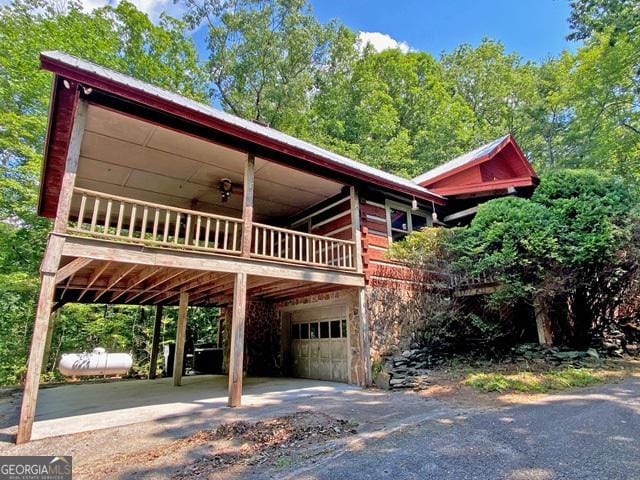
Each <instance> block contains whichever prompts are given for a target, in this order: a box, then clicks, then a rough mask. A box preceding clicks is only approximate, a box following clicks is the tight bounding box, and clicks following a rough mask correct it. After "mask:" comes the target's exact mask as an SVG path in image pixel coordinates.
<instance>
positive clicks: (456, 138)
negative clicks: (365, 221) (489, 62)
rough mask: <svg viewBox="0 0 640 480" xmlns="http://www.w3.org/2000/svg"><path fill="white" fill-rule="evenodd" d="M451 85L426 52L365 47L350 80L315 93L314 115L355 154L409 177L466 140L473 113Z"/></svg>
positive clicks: (459, 148) (322, 128)
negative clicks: (455, 93)
mask: <svg viewBox="0 0 640 480" xmlns="http://www.w3.org/2000/svg"><path fill="white" fill-rule="evenodd" d="M452 91H453V86H452V85H451V84H450V83H448V82H447V80H446V79H445V77H444V71H443V69H442V67H441V66H440V65H439V64H438V62H437V61H436V60H435V59H434V58H433V57H432V56H431V55H429V54H427V53H418V52H409V53H403V52H401V51H400V50H397V49H396V50H387V51H384V52H380V53H374V52H372V51H365V52H364V54H363V56H362V58H360V59H359V60H358V61H357V62H355V63H354V65H353V68H352V71H351V74H350V75H349V76H348V79H346V80H345V81H342V82H340V83H337V82H336V83H333V84H331V85H330V88H320V89H319V90H318V92H317V93H316V95H314V97H313V105H312V110H311V118H312V120H311V122H312V124H313V125H314V126H315V125H318V126H320V128H319V131H320V132H322V133H323V135H325V136H329V137H333V138H337V139H338V140H339V141H340V142H343V143H344V144H346V145H351V146H352V151H354V152H357V158H358V159H359V160H361V161H364V162H365V163H368V164H370V165H373V166H376V167H378V168H382V169H384V170H387V171H391V172H393V173H396V174H399V175H403V176H408V177H411V176H415V175H418V174H420V173H422V172H424V171H425V170H427V169H429V168H432V167H433V166H435V165H437V164H438V163H442V162H444V161H446V160H448V159H449V158H450V156H451V155H452V154H453V153H462V150H463V149H464V148H465V147H468V146H469V145H470V130H469V129H468V128H467V125H469V124H470V123H471V122H472V115H473V114H472V112H471V111H470V109H469V108H468V107H467V105H466V104H465V102H464V100H463V98H462V97H460V96H458V95H454V94H452ZM316 131H317V130H316Z"/></svg>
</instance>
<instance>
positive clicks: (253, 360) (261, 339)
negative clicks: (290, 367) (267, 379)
mask: <svg viewBox="0 0 640 480" xmlns="http://www.w3.org/2000/svg"><path fill="white" fill-rule="evenodd" d="M231 318H232V309H231V308H228V313H227V314H226V316H225V319H226V320H225V322H224V332H223V336H224V350H223V362H222V365H223V370H224V371H225V372H228V371H229V355H230V345H231V343H230V338H231ZM281 336H282V332H281V328H280V319H279V316H278V312H277V311H276V308H275V305H274V304H273V303H270V302H263V301H254V300H251V301H249V302H248V303H247V318H246V320H245V326H244V355H243V364H244V372H245V373H247V374H249V375H257V376H275V375H280V374H281V368H282V362H281V356H280V354H281V346H280V339H281Z"/></svg>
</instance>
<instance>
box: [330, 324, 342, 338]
mask: <svg viewBox="0 0 640 480" xmlns="http://www.w3.org/2000/svg"><path fill="white" fill-rule="evenodd" d="M331 338H340V320H332V321H331Z"/></svg>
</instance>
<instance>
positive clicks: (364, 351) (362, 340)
mask: <svg viewBox="0 0 640 480" xmlns="http://www.w3.org/2000/svg"><path fill="white" fill-rule="evenodd" d="M357 299H358V300H357V301H358V320H359V326H360V328H359V330H360V335H359V339H358V340H359V341H358V343H359V347H360V348H359V349H358V350H359V355H360V364H361V366H362V369H363V378H362V382H361V385H362V386H369V385H371V348H370V343H369V319H368V312H369V310H368V308H367V295H366V291H365V288H364V287H361V288H358V296H357Z"/></svg>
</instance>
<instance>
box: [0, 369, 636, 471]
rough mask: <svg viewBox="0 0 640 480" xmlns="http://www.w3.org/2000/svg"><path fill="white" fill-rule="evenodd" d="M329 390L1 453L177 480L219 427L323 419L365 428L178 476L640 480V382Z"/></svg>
mask: <svg viewBox="0 0 640 480" xmlns="http://www.w3.org/2000/svg"><path fill="white" fill-rule="evenodd" d="M328 387H331V388H324V389H320V390H317V391H312V392H309V394H305V395H289V396H280V397H278V398H275V399H273V400H274V401H270V402H266V403H264V404H260V405H247V406H246V407H242V408H238V409H225V408H222V409H220V408H211V405H208V404H207V405H203V406H202V408H199V409H197V410H193V409H192V410H189V411H188V412H183V414H177V416H169V417H163V418H156V419H153V420H147V421H144V420H143V419H140V420H141V421H140V423H135V424H130V425H122V426H118V427H111V428H106V429H100V430H95V431H91V432H84V433H77V434H70V435H63V436H60V437H50V438H46V439H42V440H39V441H35V442H31V443H29V444H26V445H18V446H17V445H13V444H11V443H9V441H7V442H6V443H3V442H1V441H0V452H2V454H5V455H21V454H40V455H43V454H49V455H51V454H55V455H62V454H65V455H73V457H74V468H75V466H78V467H79V468H80V470H81V471H82V473H80V472H77V473H78V475H74V478H91V479H92V480H93V479H96V478H110V479H111V478H119V479H136V480H137V479H140V478H149V479H154V480H156V479H160V478H176V477H175V475H176V471H181V472H185V471H186V472H188V471H189V468H190V466H191V465H193V464H195V463H197V462H199V461H201V460H202V459H203V458H208V457H209V458H210V457H211V456H212V455H215V454H216V452H215V451H212V450H207V449H206V445H202V446H201V447H202V448H196V447H193V448H185V449H184V450H181V451H178V452H172V449H173V447H172V445H174V443H172V442H174V441H176V439H181V438H185V437H188V436H190V435H194V434H196V435H197V432H199V431H201V430H203V429H212V428H215V427H216V425H219V424H220V423H228V422H234V421H238V420H241V421H246V422H255V421H259V420H264V419H269V418H273V417H276V416H281V415H288V414H291V413H293V412H301V411H310V412H314V411H315V412H322V413H323V414H326V415H330V416H333V417H335V418H343V419H349V420H354V421H356V422H357V423H358V428H357V434H354V435H350V436H347V437H344V438H338V439H334V440H330V441H327V442H325V443H322V444H320V445H317V446H316V447H315V450H313V451H308V452H305V451H297V452H295V458H292V461H291V462H282V463H281V464H279V465H275V464H271V465H267V464H260V463H258V464H238V465H234V466H233V467H232V468H229V469H219V470H215V471H211V472H209V473H210V475H206V476H204V477H202V476H197V477H196V476H190V475H186V476H184V475H181V476H180V478H221V479H230V478H261V479H262V478H286V479H289V478H291V479H294V478H295V479H298V478H303V479H343V478H349V479H370V478H371V479H375V478H382V479H384V478H392V479H394V480H400V479H456V480H458V479H507V480H519V479H538V480H551V479H581V480H582V479H611V480H614V479H640V378H639V377H631V378H627V379H626V380H624V381H622V382H620V383H617V384H610V385H601V386H598V387H591V388H586V389H578V390H574V391H572V392H569V393H564V394H555V395H544V396H538V397H535V398H533V399H532V398H530V397H527V398H526V399H525V403H520V404H512V405H505V404H501V403H500V402H496V403H491V402H485V403H484V404H483V405H479V402H476V401H475V400H474V399H471V401H469V400H470V399H468V398H467V399H466V401H463V402H458V403H456V402H455V401H446V402H445V401H441V400H434V399H432V398H424V397H422V396H421V395H419V394H416V393H413V392H405V393H390V392H384V391H380V390H375V389H364V390H362V389H357V388H339V387H340V386H339V385H336V386H331V385H328ZM334 387H335V388H334ZM70 388H73V387H70ZM185 392H186V390H185ZM187 393H188V392H187ZM181 395H182V394H181ZM184 395H186V393H184ZM205 403H206V402H205ZM176 413H177V412H176ZM120 414H121V413H120ZM5 437H6V438H5V439H6V440H9V438H10V435H8V434H6V433H5ZM0 440H1V439H0ZM203 448H204V449H203ZM154 452H161V453H160V454H157V455H156V454H155V453H154ZM105 462H107V463H108V464H109V465H112V470H110V472H109V474H108V475H102V474H100V473H99V472H98V471H97V470H96V469H95V468H94V466H96V465H100V464H102V465H104V463H105Z"/></svg>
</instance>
